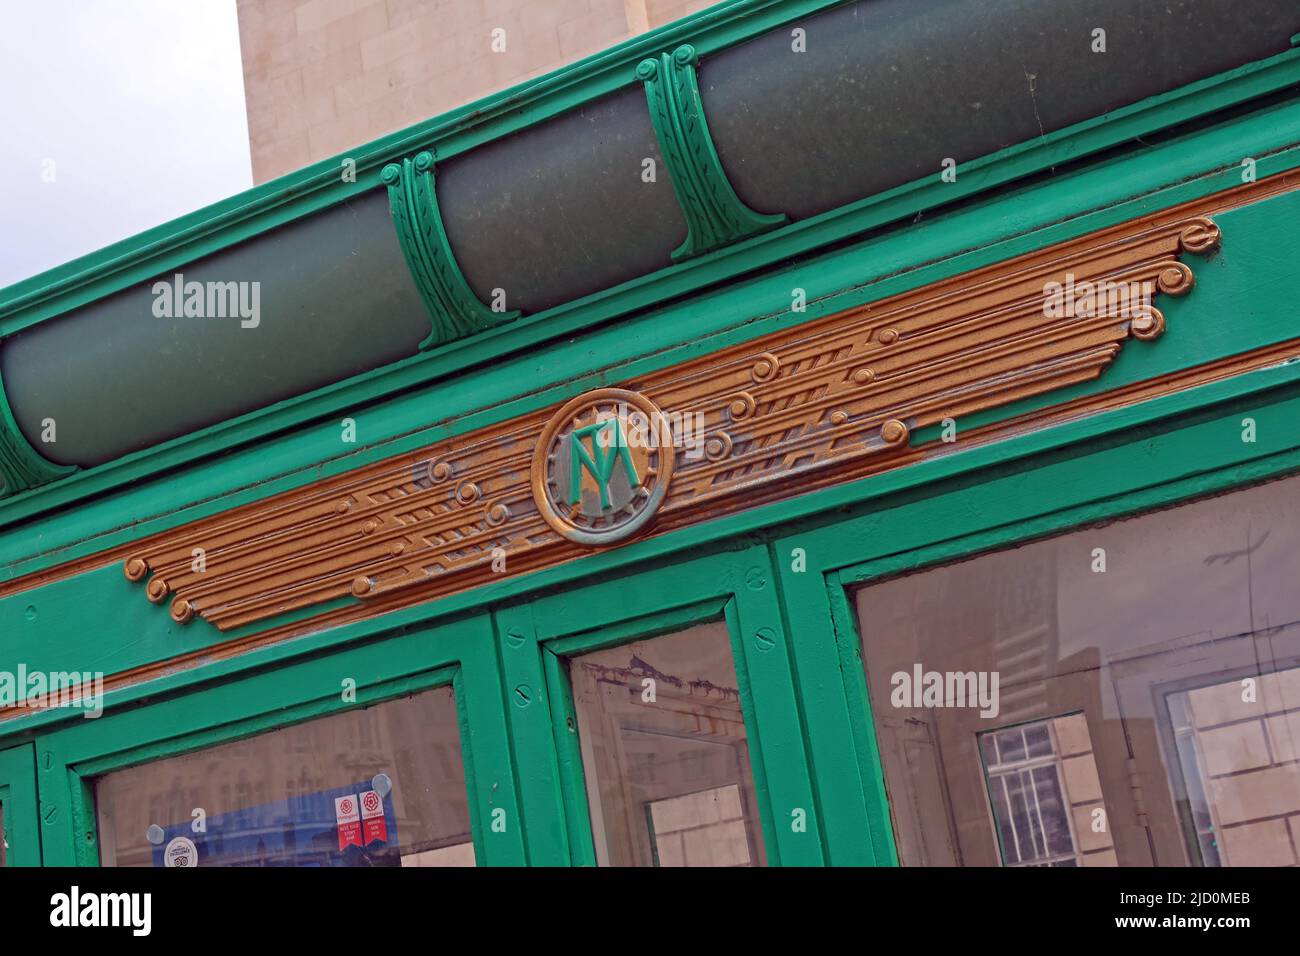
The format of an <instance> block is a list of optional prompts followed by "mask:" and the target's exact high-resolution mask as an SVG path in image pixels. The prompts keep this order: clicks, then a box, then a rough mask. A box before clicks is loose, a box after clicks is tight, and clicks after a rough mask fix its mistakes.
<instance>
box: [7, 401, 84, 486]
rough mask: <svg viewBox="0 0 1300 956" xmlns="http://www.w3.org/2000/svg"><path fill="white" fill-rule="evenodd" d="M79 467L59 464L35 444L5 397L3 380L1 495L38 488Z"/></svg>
mask: <svg viewBox="0 0 1300 956" xmlns="http://www.w3.org/2000/svg"><path fill="white" fill-rule="evenodd" d="M76 470H77V466H76V465H56V464H55V463H54V462H52V461H49V460H47V459H46V458H44V457H42V455H41V454H40V452H38V451H37V450H36V449H35V448H33V447H32V445H31V443H30V442H29V441H28V440H27V437H26V436H25V435H24V434H23V433H22V429H20V428H19V427H18V422H17V420H15V419H14V413H13V410H12V409H11V408H10V407H9V399H7V398H6V397H5V389H4V380H3V379H0V479H3V484H0V498H4V497H6V496H8V495H15V494H17V493H18V492H20V491H26V490H27V489H28V488H35V487H36V486H37V485H43V484H45V483H46V482H50V481H53V480H54V479H56V478H62V477H63V476H64V475H70V474H72V472H74V471H76Z"/></svg>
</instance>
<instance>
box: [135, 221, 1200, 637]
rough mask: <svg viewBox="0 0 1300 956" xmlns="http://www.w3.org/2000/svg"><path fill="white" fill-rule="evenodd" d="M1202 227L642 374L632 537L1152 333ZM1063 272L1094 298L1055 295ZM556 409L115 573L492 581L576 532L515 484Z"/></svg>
mask: <svg viewBox="0 0 1300 956" xmlns="http://www.w3.org/2000/svg"><path fill="white" fill-rule="evenodd" d="M1219 240H1220V237H1219V230H1218V227H1217V226H1216V225H1215V224H1214V222H1213V221H1212V220H1211V219H1209V218H1207V217H1205V216H1191V217H1184V218H1177V219H1168V220H1166V221H1162V222H1157V223H1154V224H1147V223H1139V224H1137V226H1136V228H1135V227H1134V226H1133V225H1132V224H1129V226H1128V228H1127V229H1119V230H1116V229H1112V230H1107V231H1104V232H1102V233H1098V234H1094V235H1091V236H1084V237H1081V238H1079V239H1075V240H1071V241H1069V242H1066V243H1061V244H1059V245H1057V246H1052V247H1048V248H1046V249H1042V250H1037V251H1035V252H1033V253H1030V254H1028V255H1025V256H1021V257H1019V258H1017V259H1013V260H1010V261H1007V262H1002V263H998V264H996V265H993V266H989V267H987V268H985V269H981V270H978V271H976V272H974V273H968V274H965V275H960V276H954V277H952V278H950V279H947V280H944V281H942V282H939V283H935V284H933V285H930V286H926V287H924V288H921V289H917V290H913V291H911V292H908V293H904V294H901V295H898V296H894V297H893V298H890V299H887V300H884V301H882V302H877V303H873V304H871V305H868V306H865V307H862V308H858V309H853V310H849V311H846V312H843V313H839V314H836V315H833V316H828V317H825V318H821V319H817V320H813V321H811V322H807V323H804V324H802V325H799V326H796V327H794V328H792V329H788V330H785V331H782V332H778V333H774V334H771V335H767V336H764V337H762V338H760V339H758V340H756V341H753V342H748V343H744V344H741V345H738V346H734V347H732V348H729V349H724V350H721V351H719V352H716V353H713V354H711V355H707V356H703V357H701V358H698V359H696V360H694V361H692V362H688V363H685V364H684V365H680V366H677V367H674V368H669V369H665V370H662V371H660V372H656V373H653V374H651V375H648V376H646V377H645V378H643V379H641V380H640V381H638V382H636V383H634V385H635V388H634V389H632V390H631V391H630V392H624V394H633V393H635V395H639V396H644V398H645V399H646V400H648V401H649V402H650V403H652V406H651V407H654V406H657V407H658V408H660V409H663V410H664V411H665V412H668V413H670V415H674V416H689V417H690V420H691V421H693V422H701V423H702V424H703V430H702V432H701V433H700V434H699V436H698V438H699V440H700V443H701V445H700V453H698V454H695V455H691V454H686V453H682V452H680V450H679V454H678V456H677V457H678V459H679V464H678V466H677V469H676V475H675V477H674V479H673V483H672V485H671V487H669V488H668V490H667V496H666V498H665V499H664V501H663V504H662V506H661V507H660V508H659V510H658V512H657V513H656V514H655V515H654V522H653V524H652V525H648V526H647V527H646V528H645V529H643V530H641V531H640V533H641V534H646V533H650V534H653V533H658V532H661V531H662V530H663V529H664V528H666V527H680V526H683V525H685V524H691V523H695V522H699V521H705V520H709V519H710V518H713V517H716V516H718V515H719V514H723V513H726V512H730V511H734V510H736V509H739V508H745V507H749V506H751V505H752V504H753V503H754V502H755V501H757V500H760V499H761V500H769V498H770V494H769V492H774V491H777V490H779V491H780V492H781V494H783V495H788V494H794V493H799V492H802V491H803V490H806V489H807V488H808V487H809V486H810V482H813V483H817V477H818V476H819V475H821V474H823V473H826V474H836V475H840V474H844V473H845V472H846V471H851V472H853V473H855V474H860V473H861V471H862V469H864V468H867V467H869V462H872V461H875V460H876V459H878V458H884V457H893V456H897V455H899V454H900V453H901V452H903V451H905V450H906V449H907V447H908V441H909V438H910V435H911V434H912V433H913V432H915V431H916V430H917V429H918V428H924V427H925V426H927V425H932V424H936V423H938V422H941V421H943V420H944V419H945V418H958V417H961V416H965V415H969V414H971V413H973V412H977V411H980V410H982V409H986V408H992V407H995V406H998V405H1003V404H1007V403H1009V402H1012V401H1016V400H1018V399H1021V398H1025V397H1027V396H1031V395H1036V394H1040V393H1043V392H1047V391H1052V390H1055V389H1059V388H1062V387H1065V386H1068V385H1073V384H1076V383H1078V382H1083V381H1087V380H1089V379H1093V378H1096V377H1097V376H1098V375H1100V374H1101V372H1102V370H1103V369H1105V368H1106V366H1107V365H1109V364H1110V362H1112V361H1113V360H1114V358H1115V357H1116V355H1117V354H1118V353H1119V350H1120V349H1121V348H1122V346H1123V343H1124V342H1125V341H1126V340H1128V339H1130V338H1138V339H1143V340H1150V339H1153V338H1155V337H1157V336H1158V335H1159V334H1160V332H1161V331H1162V330H1163V328H1164V321H1165V320H1164V316H1163V314H1162V313H1161V311H1160V310H1159V308H1157V307H1156V305H1155V300H1156V298H1157V296H1159V295H1161V294H1165V295H1183V294H1186V293H1187V292H1189V291H1190V290H1191V289H1192V287H1193V285H1194V283H1195V276H1194V274H1193V272H1192V269H1191V268H1190V267H1189V266H1188V265H1187V263H1185V262H1182V261H1180V259H1179V256H1181V255H1185V254H1187V253H1188V252H1195V253H1198V254H1199V253H1205V252H1208V251H1210V250H1212V249H1213V248H1214V247H1215V246H1216V245H1217V244H1218V242H1219ZM1075 289H1088V290H1096V291H1097V293H1098V294H1097V295H1094V296H1093V297H1092V298H1088V296H1087V295H1086V294H1085V295H1084V296H1083V297H1082V299H1080V301H1079V303H1074V302H1071V301H1070V300H1068V299H1067V298H1066V297H1065V295H1064V293H1065V291H1066V290H1069V291H1071V292H1072V291H1073V290H1075ZM1103 290H1104V292H1105V296H1103V297H1100V298H1099V297H1098V296H1099V295H1100V293H1101V292H1102V291H1103ZM1078 304H1081V305H1082V306H1083V307H1082V308H1075V307H1074V306H1075V305H1078ZM592 394H596V393H592ZM582 400H583V397H582V396H580V397H579V398H578V399H575V400H574V401H576V402H579V403H580V404H581V402H582ZM569 404H570V405H572V404H573V402H570V403H569ZM559 410H561V409H560V406H558V405H557V406H553V407H550V408H546V409H542V410H539V411H536V412H532V413H529V414H527V415H525V416H522V417H521V418H519V419H516V420H514V421H511V422H505V423H502V424H499V425H495V426H491V427H488V428H485V429H482V430H480V431H478V432H474V433H471V434H469V435H465V436H462V437H460V438H457V439H455V440H454V441H446V442H441V443H439V444H437V445H434V446H431V447H429V448H426V449H424V450H422V451H420V452H416V453H412V454H408V455H401V456H398V457H396V458H393V459H390V460H388V461H386V462H381V463H378V464H377V465H374V466H370V467H367V468H364V469H359V470H358V471H356V472H352V473H349V474H346V475H341V476H339V477H337V478H333V479H329V480H326V481H323V482H318V483H317V484H316V485H314V486H311V487H308V488H305V489H301V490H299V491H295V492H290V493H287V494H285V495H281V496H278V497H277V498H273V499H270V500H269V501H266V502H261V503H258V504H255V505H251V506H246V507H244V508H241V509H238V510H236V511H234V512H231V513H228V514H226V515H222V516H217V517H215V518H210V519H205V520H203V521H199V522H195V523H194V524H192V525H189V526H186V527H183V528H179V529H176V530H175V531H173V532H171V533H169V534H165V535H161V536H159V537H157V538H155V539H153V540H152V541H150V542H148V543H147V544H145V545H143V546H141V547H140V548H138V549H137V550H136V551H134V552H133V553H132V554H131V555H130V556H129V557H128V559H127V560H126V564H125V566H124V570H125V572H126V575H127V577H128V579H130V580H133V581H137V582H138V581H140V580H142V579H143V577H144V576H145V572H148V573H149V575H150V576H149V580H148V584H147V587H146V593H147V595H148V598H149V600H151V601H154V602H158V603H161V602H162V601H164V600H167V599H168V598H172V602H171V612H172V617H173V618H174V619H175V620H177V621H178V622H181V623H184V622H186V621H188V620H190V619H192V618H193V617H196V616H197V617H202V618H203V619H204V620H206V621H208V622H209V623H211V624H213V625H214V626H216V627H217V628H219V629H220V630H222V631H228V630H231V629H234V628H239V627H245V626H248V625H250V624H255V623H257V622H259V621H263V620H267V619H269V618H273V617H275V616H277V615H280V614H284V613H287V612H291V611H298V610H301V609H304V608H310V607H312V606H314V605H317V604H321V603H323V602H326V601H331V600H335V599H338V598H346V597H353V598H360V599H362V600H364V601H366V602H376V601H379V600H381V599H385V598H388V597H389V596H391V595H396V594H398V593H404V594H405V595H406V597H404V598H403V600H406V601H409V602H412V603H413V602H416V601H423V600H430V599H432V598H434V597H438V596H442V595H445V594H449V593H453V592H455V591H460V590H465V589H468V588H472V587H475V586H477V585H479V584H482V583H484V582H485V581H488V580H492V579H493V578H495V577H499V576H500V573H501V572H500V571H499V567H498V569H497V570H494V567H493V565H494V564H498V565H499V562H500V560H501V559H502V558H503V559H504V563H505V568H506V570H505V571H504V574H518V573H521V572H522V571H523V570H531V569H533V568H536V567H545V566H551V565H554V564H558V563H561V562H564V561H568V560H571V559H573V558H574V557H577V556H579V555H580V554H583V553H586V551H587V550H588V548H589V546H590V542H587V541H585V540H583V539H581V538H580V537H579V538H578V539H577V540H569V539H568V536H566V535H565V534H562V533H561V532H560V531H557V530H556V527H555V524H556V522H555V521H554V520H548V518H547V516H546V515H543V514H542V513H541V512H540V511H539V509H538V506H537V500H536V498H535V495H534V492H533V485H534V484H535V482H536V481H537V478H536V475H535V474H533V472H534V471H535V469H536V467H537V465H536V458H535V456H536V449H537V448H538V441H539V438H541V437H544V435H545V434H547V433H548V432H547V429H548V428H550V429H551V430H553V429H554V427H556V426H555V422H553V421H551V420H552V418H553V416H555V415H556V414H557V412H558V411H559ZM684 420H685V419H684V418H677V419H676V421H678V422H681V421H684ZM548 422H549V423H550V424H548ZM678 437H682V436H678ZM840 480H843V479H840ZM484 502H490V503H491V504H490V505H487V506H485V504H484ZM553 517H554V516H552V519H553ZM195 548H202V549H203V553H204V555H205V561H206V564H205V565H204V566H202V568H201V569H199V570H196V569H195V567H194V566H193V565H192V563H191V562H192V557H191V555H192V552H193V549H195ZM494 558H495V559H496V560H495V561H494Z"/></svg>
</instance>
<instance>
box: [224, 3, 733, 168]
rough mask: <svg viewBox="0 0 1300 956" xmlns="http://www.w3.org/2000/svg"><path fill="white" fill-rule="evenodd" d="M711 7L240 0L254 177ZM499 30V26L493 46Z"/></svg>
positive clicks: (378, 133) (407, 123)
mask: <svg viewBox="0 0 1300 956" xmlns="http://www.w3.org/2000/svg"><path fill="white" fill-rule="evenodd" d="M714 2H715V0H238V6H239V42H240V48H241V50H242V52H243V60H244V97H245V100H246V102H247V104H248V135H249V139H250V147H251V151H252V156H253V181H254V182H255V183H262V182H266V181H267V180H268V179H274V178H275V177H277V176H281V175H283V174H285V173H287V172H290V171H291V170H294V169H298V168H300V167H303V166H306V165H308V164H310V163H313V162H316V161H317V160H321V159H326V158H328V157H330V156H334V155H336V154H338V153H341V152H344V151H346V150H348V149H351V148H352V147H354V146H358V145H360V144H362V143H366V142H369V141H370V140H372V139H375V138H377V137H379V136H383V135H384V134H385V133H391V132H394V131H395V130H399V129H402V128H403V127H405V126H410V125H411V124H413V123H417V122H419V121H420V120H425V119H428V118H429V117H431V116H437V115H438V114H440V113H444V112H446V111H447V110H450V109H453V108H455V107H457V106H460V105H462V104H464V103H469V102H472V101H473V100H476V99H479V98H480V97H484V96H487V95H489V94H490V93H495V92H496V91H498V90H502V89H506V88H507V87H510V86H514V85H515V84H517V83H522V82H524V81H525V80H528V79H531V78H533V77H535V76H541V75H543V74H545V73H549V72H550V71H552V70H555V69H558V68H560V67H562V66H564V65H565V64H568V63H572V62H573V61H574V60H579V59H582V58H583V57H585V56H589V55H590V54H592V53H596V52H598V51H600V50H603V49H605V48H607V47H610V46H613V45H614V44H616V43H619V42H621V41H623V40H626V39H627V38H629V37H632V36H635V35H637V34H639V33H644V32H645V31H647V30H651V29H654V28H655V27H658V26H662V25H663V24H665V23H668V22H670V21H672V20H676V19H678V18H680V17H684V16H686V15H687V14H690V13H694V12H695V11H697V10H700V9H703V8H704V7H708V6H711V5H712V4H713V3H714ZM496 30H503V31H505V32H504V38H503V39H504V44H501V43H498V44H497V46H501V45H504V49H502V50H500V51H499V52H496V51H494V50H493V45H494V44H493V39H494V31H496ZM495 36H496V37H497V38H501V37H502V35H501V34H495Z"/></svg>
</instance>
